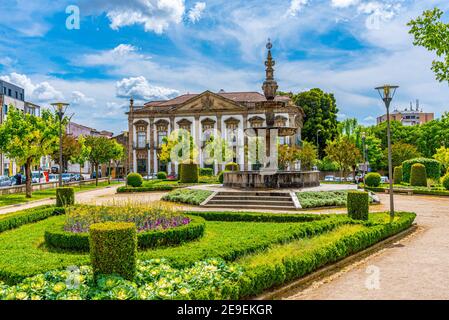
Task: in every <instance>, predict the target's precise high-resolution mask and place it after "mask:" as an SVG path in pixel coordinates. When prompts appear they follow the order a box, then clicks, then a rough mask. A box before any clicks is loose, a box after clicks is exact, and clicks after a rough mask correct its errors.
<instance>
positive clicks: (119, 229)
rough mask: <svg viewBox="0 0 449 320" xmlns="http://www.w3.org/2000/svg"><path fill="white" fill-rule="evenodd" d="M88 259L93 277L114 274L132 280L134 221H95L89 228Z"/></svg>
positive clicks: (134, 273)
mask: <svg viewBox="0 0 449 320" xmlns="http://www.w3.org/2000/svg"><path fill="white" fill-rule="evenodd" d="M89 245H90V260H91V263H92V271H93V273H94V277H95V278H97V277H98V276H99V275H102V274H116V275H119V276H121V277H123V278H125V279H128V280H133V279H134V276H135V275H136V262H137V261H136V260H137V230H136V226H135V224H134V223H129V222H104V223H95V224H93V225H91V226H90V229H89Z"/></svg>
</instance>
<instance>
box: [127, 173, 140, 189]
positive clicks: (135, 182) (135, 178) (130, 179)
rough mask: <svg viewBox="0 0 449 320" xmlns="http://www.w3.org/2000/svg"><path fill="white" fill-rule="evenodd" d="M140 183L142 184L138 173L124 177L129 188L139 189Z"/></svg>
mask: <svg viewBox="0 0 449 320" xmlns="http://www.w3.org/2000/svg"><path fill="white" fill-rule="evenodd" d="M142 183H143V178H142V176H141V175H140V174H138V173H130V174H128V176H127V177H126V184H127V185H128V186H131V187H134V188H138V187H140V186H141V185H142Z"/></svg>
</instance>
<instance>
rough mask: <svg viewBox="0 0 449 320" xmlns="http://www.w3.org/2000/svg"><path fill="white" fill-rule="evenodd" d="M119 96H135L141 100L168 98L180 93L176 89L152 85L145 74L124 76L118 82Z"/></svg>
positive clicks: (117, 90) (117, 91)
mask: <svg viewBox="0 0 449 320" xmlns="http://www.w3.org/2000/svg"><path fill="white" fill-rule="evenodd" d="M116 95H117V97H118V98H131V97H132V98H134V99H136V100H140V101H148V100H166V99H170V98H173V97H175V96H177V95H179V92H178V91H177V90H174V89H170V88H164V87H159V86H153V85H151V84H150V83H149V82H148V81H147V79H146V78H145V77H143V76H140V77H131V78H124V79H122V80H120V81H118V82H117V83H116Z"/></svg>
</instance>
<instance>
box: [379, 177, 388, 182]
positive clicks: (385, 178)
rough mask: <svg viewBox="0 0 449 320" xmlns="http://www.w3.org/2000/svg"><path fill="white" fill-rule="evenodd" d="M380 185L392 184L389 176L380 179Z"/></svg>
mask: <svg viewBox="0 0 449 320" xmlns="http://www.w3.org/2000/svg"><path fill="white" fill-rule="evenodd" d="M380 183H390V180H389V179H388V177H387V176H382V177H380Z"/></svg>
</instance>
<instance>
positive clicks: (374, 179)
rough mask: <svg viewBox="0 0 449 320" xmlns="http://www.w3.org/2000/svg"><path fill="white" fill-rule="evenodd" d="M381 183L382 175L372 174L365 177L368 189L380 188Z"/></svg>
mask: <svg viewBox="0 0 449 320" xmlns="http://www.w3.org/2000/svg"><path fill="white" fill-rule="evenodd" d="M380 181H381V178H380V174H378V173H377V172H371V173H368V174H367V175H366V176H365V184H366V185H367V186H368V187H378V186H380Z"/></svg>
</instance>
